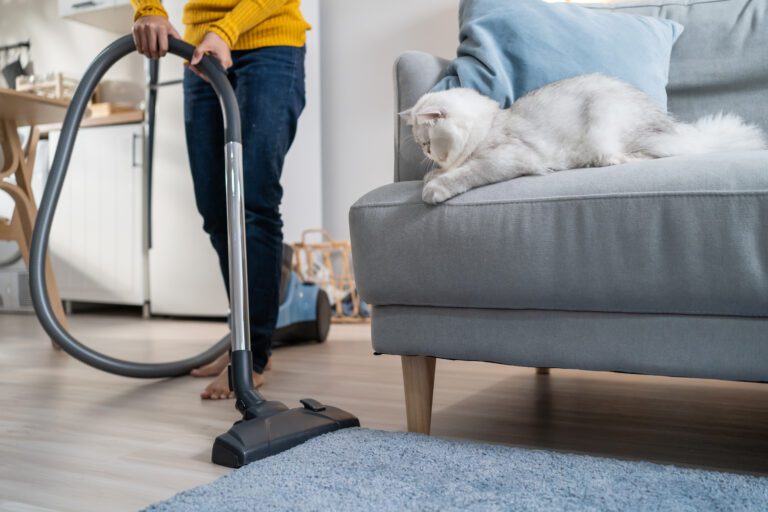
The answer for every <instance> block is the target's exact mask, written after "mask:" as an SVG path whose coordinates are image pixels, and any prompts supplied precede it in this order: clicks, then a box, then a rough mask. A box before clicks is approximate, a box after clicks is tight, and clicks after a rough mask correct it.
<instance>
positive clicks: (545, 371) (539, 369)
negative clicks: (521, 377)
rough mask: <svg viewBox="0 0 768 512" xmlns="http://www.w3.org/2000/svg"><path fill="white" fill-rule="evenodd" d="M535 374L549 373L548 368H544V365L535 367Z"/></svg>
mask: <svg viewBox="0 0 768 512" xmlns="http://www.w3.org/2000/svg"><path fill="white" fill-rule="evenodd" d="M536 375H549V368H544V367H539V368H536Z"/></svg>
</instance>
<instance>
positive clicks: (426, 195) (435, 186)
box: [421, 180, 456, 204]
mask: <svg viewBox="0 0 768 512" xmlns="http://www.w3.org/2000/svg"><path fill="white" fill-rule="evenodd" d="M455 195H456V194H455V193H453V192H451V191H450V190H448V187H446V186H444V185H442V184H441V183H440V180H432V181H430V182H429V183H427V184H426V185H424V188H423V189H422V191H421V199H422V200H423V201H424V202H425V203H427V204H440V203H442V202H445V201H447V200H448V199H450V198H452V197H453V196H455Z"/></svg>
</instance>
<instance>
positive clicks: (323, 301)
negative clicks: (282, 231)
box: [272, 244, 333, 345]
mask: <svg viewBox="0 0 768 512" xmlns="http://www.w3.org/2000/svg"><path fill="white" fill-rule="evenodd" d="M292 265H293V248H292V247H291V246H290V245H287V244H283V270H282V272H281V274H280V308H279V309H278V311H277V323H276V325H275V333H274V334H273V335H272V343H273V344H281V345H282V344H288V343H295V342H301V341H316V342H318V343H322V342H324V341H325V340H326V339H327V338H328V331H329V330H330V329H331V316H333V313H332V312H331V301H330V300H329V299H328V294H327V293H325V290H323V289H322V288H320V287H319V286H318V285H317V284H316V283H312V282H304V281H302V280H301V278H300V277H299V274H297V273H296V272H294V271H293V270H292Z"/></svg>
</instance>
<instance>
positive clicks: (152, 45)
mask: <svg viewBox="0 0 768 512" xmlns="http://www.w3.org/2000/svg"><path fill="white" fill-rule="evenodd" d="M169 36H171V37H174V38H176V39H181V36H179V33H178V32H176V29H175V28H173V25H171V24H170V23H169V22H168V20H167V19H166V18H164V17H162V16H144V17H142V18H139V19H138V20H136V22H135V23H134V24H133V42H134V43H135V44H136V51H138V52H139V53H140V54H142V55H145V56H147V57H149V58H150V59H159V58H160V57H164V56H165V55H166V54H167V53H168V37H169Z"/></svg>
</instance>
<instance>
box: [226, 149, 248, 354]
mask: <svg viewBox="0 0 768 512" xmlns="http://www.w3.org/2000/svg"><path fill="white" fill-rule="evenodd" d="M224 155H225V161H226V178H225V181H226V194H227V233H228V236H227V238H228V241H229V307H230V309H231V315H230V330H231V333H232V352H236V351H238V350H248V344H249V343H250V339H251V335H250V326H249V325H248V286H247V283H248V267H247V262H246V249H245V209H244V207H243V203H244V196H243V186H244V181H243V146H242V145H241V144H240V143H239V142H227V144H226V145H225V146H224Z"/></svg>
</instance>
